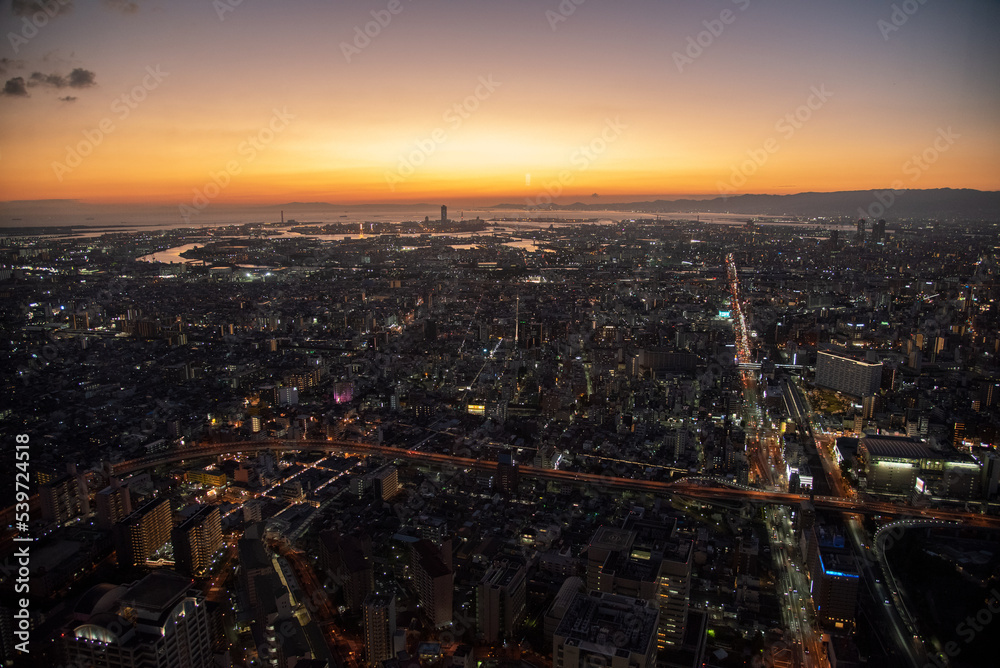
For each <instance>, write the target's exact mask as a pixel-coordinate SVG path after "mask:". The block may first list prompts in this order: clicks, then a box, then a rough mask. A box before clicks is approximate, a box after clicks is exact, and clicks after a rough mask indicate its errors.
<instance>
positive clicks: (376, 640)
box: [362, 592, 396, 666]
mask: <svg viewBox="0 0 1000 668" xmlns="http://www.w3.org/2000/svg"><path fill="white" fill-rule="evenodd" d="M362 626H363V628H364V636H365V661H367V662H368V665H370V666H377V665H378V664H379V663H380V662H382V661H385V660H387V659H391V658H392V657H393V655H394V653H393V636H394V635H395V634H396V597H395V596H394V595H392V594H386V593H378V592H370V593H369V594H368V595H367V596H365V600H364V617H363V618H362Z"/></svg>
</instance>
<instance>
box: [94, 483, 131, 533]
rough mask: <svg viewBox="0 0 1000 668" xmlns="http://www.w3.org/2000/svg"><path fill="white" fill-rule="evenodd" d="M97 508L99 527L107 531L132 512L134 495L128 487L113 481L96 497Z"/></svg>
mask: <svg viewBox="0 0 1000 668" xmlns="http://www.w3.org/2000/svg"><path fill="white" fill-rule="evenodd" d="M94 500H95V505H96V506H97V525H98V526H100V527H103V528H105V529H110V528H112V527H113V526H114V525H115V524H117V523H118V522H121V521H122V520H123V519H125V517H126V516H128V515H129V514H130V513H131V512H132V494H131V492H129V489H128V485H123V484H122V483H121V481H120V480H118V479H117V478H112V479H111V484H110V485H108V486H107V487H105V488H104V489H102V490H101V491H100V492H98V493H97V494H95V495H94Z"/></svg>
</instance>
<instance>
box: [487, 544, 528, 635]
mask: <svg viewBox="0 0 1000 668" xmlns="http://www.w3.org/2000/svg"><path fill="white" fill-rule="evenodd" d="M524 615H525V569H524V564H523V563H521V562H520V561H519V560H514V559H504V560H501V561H496V562H494V563H493V565H492V566H490V568H489V569H488V570H487V571H486V574H485V575H483V578H482V579H481V580H480V581H479V584H477V585H476V626H477V629H478V632H479V635H480V636H482V639H483V641H484V642H487V643H496V642H500V641H502V640H514V639H515V633H516V631H517V630H518V629H519V628H520V626H521V623H522V622H523V621H524Z"/></svg>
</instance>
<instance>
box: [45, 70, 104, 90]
mask: <svg viewBox="0 0 1000 668" xmlns="http://www.w3.org/2000/svg"><path fill="white" fill-rule="evenodd" d="M96 83H97V75H96V74H94V73H93V72H91V71H90V70H85V69H83V68H82V67H77V68H76V69H74V70H73V71H72V72H70V73H69V76H68V77H64V76H63V75H61V74H42V73H41V72H32V74H31V77H30V78H29V80H28V85H29V86H51V87H53V88H67V87H69V88H89V87H90V86H93V85H95V84H96Z"/></svg>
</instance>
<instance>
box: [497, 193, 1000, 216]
mask: <svg viewBox="0 0 1000 668" xmlns="http://www.w3.org/2000/svg"><path fill="white" fill-rule="evenodd" d="M493 208H495V209H524V208H526V206H525V205H524V204H510V203H507V204H497V205H496V206H494V207H493ZM537 208H541V209H545V210H551V211H562V210H574V211H580V210H582V211H640V212H644V213H685V212H692V213H694V212H698V213H736V214H747V215H764V216H838V217H839V216H846V217H849V218H885V219H886V220H891V219H899V218H924V219H926V218H963V219H990V220H1000V192H997V191H982V190H970V189H967V188H963V189H957V190H956V189H952V188H934V189H929V190H897V191H895V192H893V191H892V190H847V191H840V192H829V193H798V194H796V195H734V196H732V197H716V198H715V199H702V200H695V199H677V200H664V199H658V200H655V201H651V202H607V201H601V202H600V203H595V202H590V203H586V202H574V203H572V204H552V205H547V206H542V207H537Z"/></svg>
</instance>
